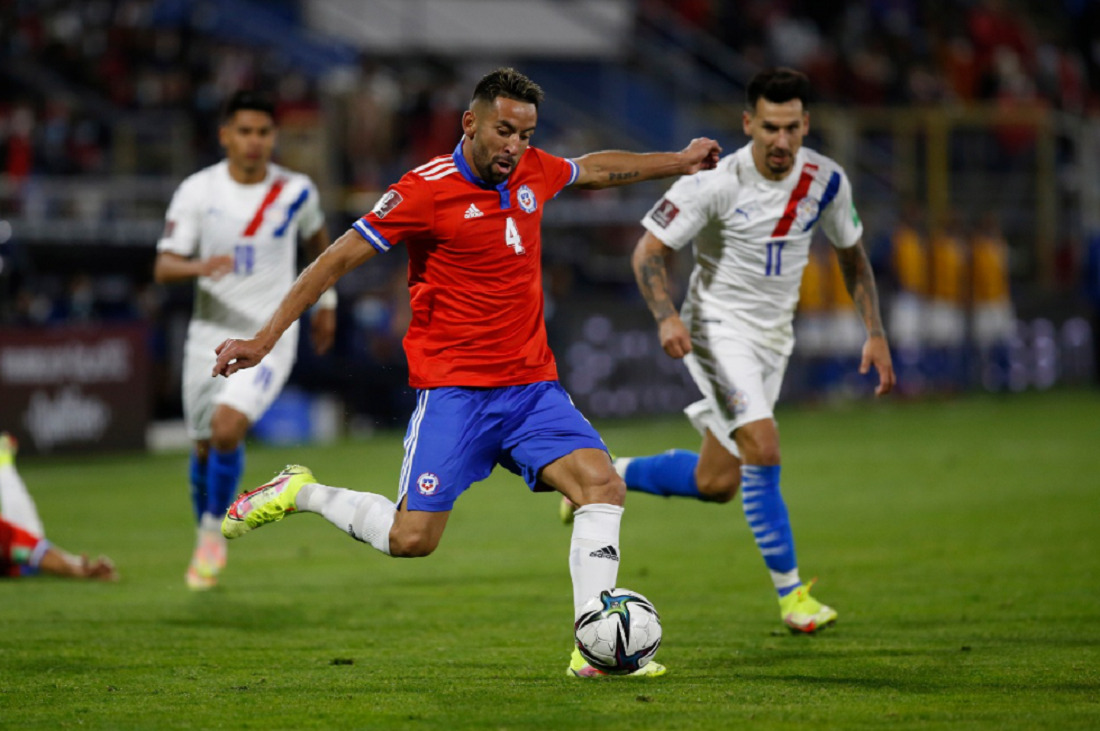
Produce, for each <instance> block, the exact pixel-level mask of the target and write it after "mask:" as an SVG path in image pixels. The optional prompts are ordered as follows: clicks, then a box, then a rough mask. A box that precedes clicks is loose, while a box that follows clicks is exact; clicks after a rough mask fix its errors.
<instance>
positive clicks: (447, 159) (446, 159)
mask: <svg viewBox="0 0 1100 731" xmlns="http://www.w3.org/2000/svg"><path fill="white" fill-rule="evenodd" d="M445 163H454V159H453V158H452V157H451V155H440V156H439V157H437V158H434V159H432V160H429V161H428V162H426V163H424V164H423V165H421V166H420V167H418V168H413V172H414V173H424V172H427V171H428V169H429V168H435V167H438V166H439V165H443V164H445Z"/></svg>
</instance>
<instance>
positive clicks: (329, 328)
mask: <svg viewBox="0 0 1100 731" xmlns="http://www.w3.org/2000/svg"><path fill="white" fill-rule="evenodd" d="M329 241H331V239H329V237H328V229H327V228H326V227H325V226H321V228H319V229H317V232H316V233H314V234H313V235H312V236H310V237H309V238H308V239H306V242H305V243H306V246H305V249H306V255H307V256H309V260H310V262H311V263H312V262H314V261H316V260H317V257H319V256H321V254H323V253H324V252H325V249H326V248H328V244H329ZM327 297H329V298H331V302H329V301H326V296H322V297H321V298H320V301H319V302H318V303H317V306H316V307H314V308H313V314H312V315H310V318H309V339H310V341H311V342H312V343H313V351H314V352H315V353H317V354H318V355H321V354H324V353H327V352H328V349H329V348H331V347H332V343H333V341H334V340H335V339H336V291H335V290H333V291H332V292H331V294H329V295H327Z"/></svg>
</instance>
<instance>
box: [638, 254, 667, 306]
mask: <svg viewBox="0 0 1100 731" xmlns="http://www.w3.org/2000/svg"><path fill="white" fill-rule="evenodd" d="M634 277H635V279H637V280H638V289H639V290H641V293H642V297H644V298H645V301H646V304H648V305H649V311H650V312H652V313H653V317H654V318H655V319H656V320H657V322H661V321H662V320H664V319H665V318H667V317H671V316H672V315H675V314H676V306H675V305H673V304H672V299H671V298H670V297H669V295H668V269H667V268H666V266H665V258H664V257H663V256H661V255H660V254H656V253H646V254H644V255H642V256H641V257H639V258H637V259H635V262H634Z"/></svg>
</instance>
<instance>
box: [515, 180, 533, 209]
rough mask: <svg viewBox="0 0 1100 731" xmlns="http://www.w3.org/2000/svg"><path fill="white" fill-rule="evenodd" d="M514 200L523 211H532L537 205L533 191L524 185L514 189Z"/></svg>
mask: <svg viewBox="0 0 1100 731" xmlns="http://www.w3.org/2000/svg"><path fill="white" fill-rule="evenodd" d="M516 202H518V203H519V207H520V208H521V209H523V212H524V213H534V212H535V209H536V208H538V206H539V202H538V199H537V198H535V191H533V190H531V188H530V187H529V186H526V185H521V186H519V190H517V191H516Z"/></svg>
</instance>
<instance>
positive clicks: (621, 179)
mask: <svg viewBox="0 0 1100 731" xmlns="http://www.w3.org/2000/svg"><path fill="white" fill-rule="evenodd" d="M639 175H641V173H639V172H638V171H637V170H630V171H628V172H622V173H608V174H607V182H609V183H626V182H630V181H631V180H635V179H636V178H637V177H638V176H639Z"/></svg>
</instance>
